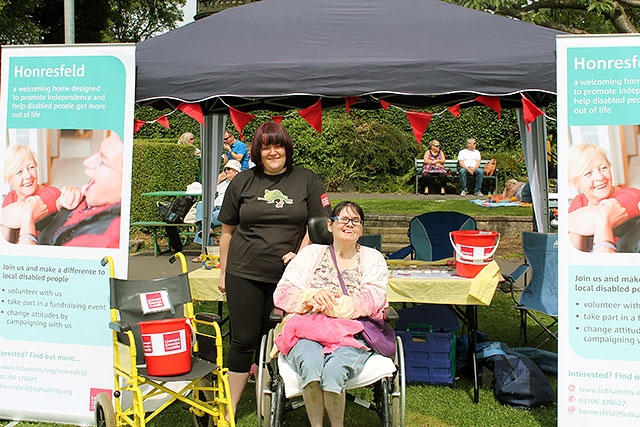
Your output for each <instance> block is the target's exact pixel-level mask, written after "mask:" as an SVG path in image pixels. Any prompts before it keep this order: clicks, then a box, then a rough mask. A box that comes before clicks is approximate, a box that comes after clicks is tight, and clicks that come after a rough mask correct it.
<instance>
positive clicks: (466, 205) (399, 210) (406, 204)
mask: <svg viewBox="0 0 640 427" xmlns="http://www.w3.org/2000/svg"><path fill="white" fill-rule="evenodd" d="M344 200H346V199H344V198H338V197H333V198H332V199H331V205H332V206H335V205H337V204H338V203H340V202H342V201H344ZM351 201H352V202H355V203H357V204H359V205H360V206H361V207H362V209H363V210H364V212H365V214H405V215H420V214H422V213H425V212H434V211H453V212H460V213H463V214H467V215H469V216H472V217H476V216H483V215H506V216H526V217H531V216H532V215H533V209H532V208H531V206H520V207H498V208H485V207H482V206H478V205H476V204H475V203H471V202H470V201H469V200H465V199H459V198H458V199H453V198H450V199H428V198H426V197H425V198H423V199H417V200H416V199H408V200H407V199H401V198H398V199H386V198H385V199H379V198H362V199H352V200H351Z"/></svg>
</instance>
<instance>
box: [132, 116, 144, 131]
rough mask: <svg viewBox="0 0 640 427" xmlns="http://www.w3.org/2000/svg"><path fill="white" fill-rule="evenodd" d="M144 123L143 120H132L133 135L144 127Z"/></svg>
mask: <svg viewBox="0 0 640 427" xmlns="http://www.w3.org/2000/svg"><path fill="white" fill-rule="evenodd" d="M145 123H147V122H145V121H144V120H138V119H133V133H136V132H138V131H139V130H140V128H141V127H142V126H144V125H145Z"/></svg>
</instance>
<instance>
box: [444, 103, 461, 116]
mask: <svg viewBox="0 0 640 427" xmlns="http://www.w3.org/2000/svg"><path fill="white" fill-rule="evenodd" d="M447 110H449V112H450V113H451V114H453V117H455V118H456V119H457V118H458V116H459V115H460V104H456V105H454V106H453V107H449V108H447Z"/></svg>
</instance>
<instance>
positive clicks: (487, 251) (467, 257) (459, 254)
mask: <svg viewBox="0 0 640 427" xmlns="http://www.w3.org/2000/svg"><path fill="white" fill-rule="evenodd" d="M456 249H457V250H456V261H458V262H463V263H466V264H488V263H490V262H491V261H492V260H493V252H494V248H493V247H486V248H483V247H477V246H462V245H457V247H456Z"/></svg>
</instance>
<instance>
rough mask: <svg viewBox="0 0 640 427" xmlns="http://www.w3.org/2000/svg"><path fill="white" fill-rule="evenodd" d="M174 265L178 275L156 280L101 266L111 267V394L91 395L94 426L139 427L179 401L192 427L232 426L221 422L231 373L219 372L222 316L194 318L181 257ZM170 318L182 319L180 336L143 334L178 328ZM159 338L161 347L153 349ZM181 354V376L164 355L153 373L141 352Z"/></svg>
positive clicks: (173, 333)
mask: <svg viewBox="0 0 640 427" xmlns="http://www.w3.org/2000/svg"><path fill="white" fill-rule="evenodd" d="M177 259H179V260H180V263H181V267H182V272H181V273H180V274H178V275H175V276H170V277H165V278H159V279H153V280H123V279H117V278H115V277H114V265H113V259H112V258H111V257H109V256H107V257H105V258H104V259H103V260H102V265H107V264H109V267H110V281H109V283H110V291H111V295H110V318H111V319H110V320H111V321H110V322H109V328H110V329H111V330H112V338H113V379H114V388H113V393H105V392H102V393H99V394H98V395H97V396H96V401H95V415H94V417H95V425H96V426H98V427H115V426H118V427H119V426H134V427H144V426H145V425H146V424H147V423H148V422H150V421H151V420H152V419H154V418H155V417H156V416H158V415H159V414H160V413H161V412H162V411H163V410H164V409H165V408H167V407H168V406H169V405H171V404H172V403H174V402H177V401H180V402H182V403H183V404H184V405H185V407H188V409H189V412H191V414H192V416H193V420H194V425H195V426H196V427H212V426H218V427H234V426H235V421H234V419H233V414H230V415H229V417H230V420H227V419H226V417H227V408H231V407H232V403H231V393H230V391H229V380H228V369H227V368H224V367H223V352H222V334H221V332H220V327H219V326H218V322H219V321H220V317H219V316H218V315H216V314H211V313H197V314H195V313H194V309H193V303H192V301H191V291H190V288H189V276H188V275H187V263H186V260H185V257H184V256H183V255H182V254H181V253H176V254H175V255H173V256H172V257H171V258H170V262H171V263H173V262H175V261H176V260H177ZM171 319H174V320H178V321H179V320H184V322H182V324H183V329H182V331H178V332H176V331H168V330H167V331H166V332H162V331H160V332H161V333H160V334H155V336H154V335H150V334H147V335H145V331H144V330H143V331H142V332H141V329H144V327H145V324H146V325H149V324H155V325H163V324H164V323H163V322H170V323H175V322H172V320H171ZM138 322H142V327H141V326H140V325H139V323H138ZM168 329H170V328H168ZM143 335H144V336H143ZM167 336H169V338H167ZM158 337H159V338H160V340H161V341H160V344H159V345H156V343H158ZM176 337H177V338H176ZM180 337H182V339H183V341H182V342H181V341H180ZM176 342H178V345H176ZM191 342H193V345H192V346H191ZM178 347H179V348H180V349H181V356H182V359H184V361H185V362H186V363H180V364H179V365H182V366H180V369H181V370H179V371H178V370H177V369H176V364H175V363H171V362H172V361H175V360H177V359H175V358H171V359H166V356H160V359H159V358H158V357H157V356H156V358H155V361H154V364H153V369H152V363H151V360H152V359H150V358H147V363H146V364H145V351H146V352H147V353H149V350H150V349H153V351H155V350H156V349H158V351H159V352H165V353H167V354H171V353H172V352H174V353H175V349H176V348H178ZM149 355H150V354H148V356H149ZM163 357H164V358H165V360H164V361H163ZM170 357H174V356H170ZM161 362H162V363H161ZM189 362H191V363H190V365H189ZM189 369H190V370H189ZM185 371H186V372H185ZM150 372H151V373H150ZM112 397H113V399H112ZM145 406H146V407H145Z"/></svg>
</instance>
